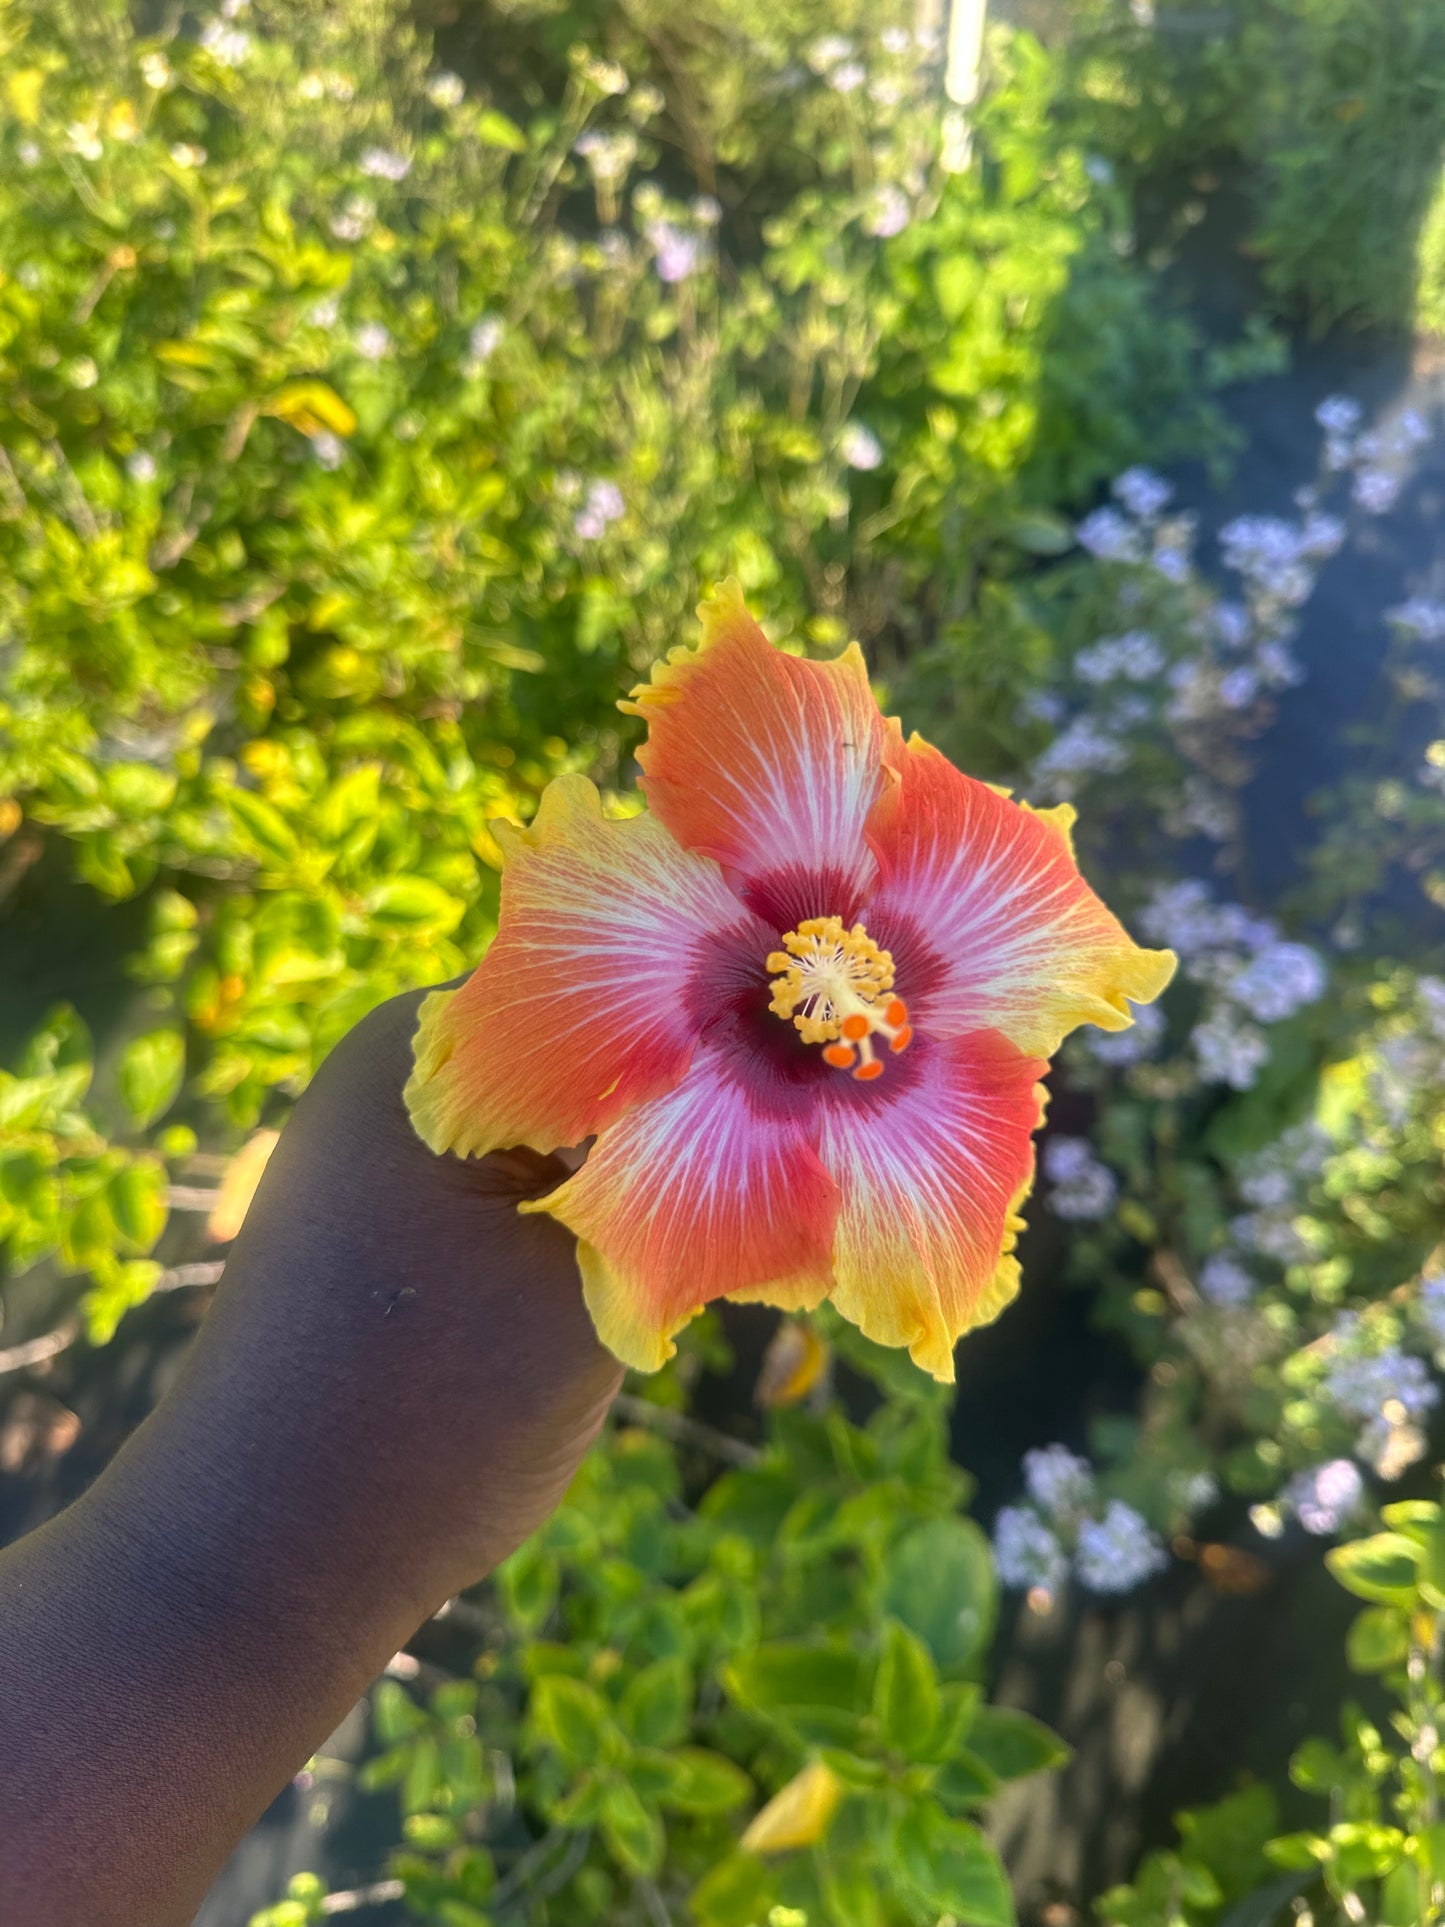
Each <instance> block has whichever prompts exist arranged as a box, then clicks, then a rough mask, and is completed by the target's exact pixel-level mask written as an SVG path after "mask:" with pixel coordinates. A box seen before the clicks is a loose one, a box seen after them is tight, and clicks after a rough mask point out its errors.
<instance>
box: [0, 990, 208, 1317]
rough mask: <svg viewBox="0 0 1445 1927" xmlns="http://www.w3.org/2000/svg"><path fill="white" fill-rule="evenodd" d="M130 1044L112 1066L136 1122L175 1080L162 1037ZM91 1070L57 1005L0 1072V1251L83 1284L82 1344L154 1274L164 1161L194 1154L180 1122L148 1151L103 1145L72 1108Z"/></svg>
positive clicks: (148, 1286) (63, 1008)
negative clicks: (46, 1264) (48, 1265)
mask: <svg viewBox="0 0 1445 1927" xmlns="http://www.w3.org/2000/svg"><path fill="white" fill-rule="evenodd" d="M175 1035H176V1034H175V1033H174V1032H171V1031H161V1032H156V1033H154V1034H153V1035H152V1036H149V1037H145V1038H139V1039H137V1040H136V1043H135V1044H133V1045H132V1046H131V1049H130V1051H129V1052H128V1053H127V1055H126V1057H125V1059H124V1060H123V1062H122V1065H121V1078H122V1082H123V1085H124V1088H125V1090H126V1092H127V1094H128V1097H129V1100H130V1108H131V1110H132V1111H133V1112H134V1113H135V1114H136V1116H137V1118H138V1121H139V1122H141V1123H149V1122H151V1121H152V1119H154V1118H155V1117H156V1116H157V1115H158V1114H159V1112H161V1111H163V1110H164V1109H165V1108H166V1106H167V1103H168V1101H169V1098H170V1097H172V1096H174V1094H175V1090H176V1087H177V1085H178V1084H179V1082H180V1069H181V1066H180V1065H179V1063H178V1062H176V1061H175V1054H174V1047H173V1044H172V1043H171V1042H170V1041H166V1042H162V1041H161V1040H163V1039H164V1040H172V1039H174V1037H175ZM93 1070H94V1065H93V1062H92V1046H91V1041H90V1036H89V1033H88V1031H87V1030H86V1027H85V1025H84V1023H83V1022H82V1021H81V1019H80V1018H79V1016H78V1015H77V1014H76V1012H75V1011H74V1010H73V1009H71V1008H70V1007H69V1006H68V1005H65V1004H62V1005H58V1006H57V1007H56V1008H55V1009H54V1010H52V1011H51V1012H50V1014H49V1016H48V1017H47V1018H46V1019H45V1021H44V1023H43V1024H41V1026H40V1027H39V1028H38V1029H37V1030H36V1031H35V1032H34V1033H33V1034H32V1035H31V1036H30V1038H29V1039H28V1040H27V1042H26V1045H25V1048H24V1050H23V1051H22V1052H21V1053H20V1057H19V1059H18V1061H17V1063H16V1065H15V1069H14V1070H13V1071H0V1251H3V1253H4V1258H5V1262H6V1265H7V1267H8V1268H9V1269H10V1270H11V1271H12V1272H18V1271H23V1270H25V1269H26V1268H28V1267H29V1266H31V1265H33V1264H36V1263H38V1262H39V1261H41V1260H42V1259H50V1260H52V1261H53V1262H55V1263H57V1264H59V1265H60V1266H61V1267H62V1268H63V1269H64V1270H66V1271H71V1272H77V1273H80V1274H81V1275H82V1276H83V1277H84V1278H85V1280H86V1290H85V1297H84V1301H83V1302H84V1310H85V1315H86V1323H87V1329H88V1331H89V1334H90V1336H91V1338H92V1339H93V1340H94V1341H95V1342H97V1343H103V1342H104V1341H105V1340H106V1339H107V1338H109V1337H110V1335H111V1333H112V1332H113V1331H114V1330H115V1327H116V1325H117V1324H118V1323H119V1321H120V1318H121V1315H122V1313H123V1312H124V1311H126V1310H127V1309H128V1307H129V1306H131V1305H133V1304H136V1303H137V1302H139V1301H140V1300H141V1299H143V1298H145V1297H147V1296H148V1295H149V1293H150V1292H151V1290H152V1289H153V1288H154V1286H155V1284H156V1282H157V1280H158V1279H159V1278H160V1275H161V1267H160V1266H159V1265H158V1264H157V1263H156V1262H155V1260H154V1259H153V1258H151V1257H150V1255H149V1254H150V1253H151V1252H152V1251H153V1250H154V1249H155V1246H156V1243H157V1241H158V1240H159V1238H160V1236H161V1233H162V1232H163V1231H164V1230H165V1225H166V1215H167V1210H166V1170H165V1163H164V1159H165V1157H167V1156H177V1155H183V1154H184V1153H185V1152H186V1151H187V1150H189V1149H190V1148H192V1147H193V1145H194V1143H195V1138H194V1134H193V1133H191V1132H190V1131H188V1130H187V1129H186V1127H185V1126H180V1127H179V1128H178V1129H173V1130H168V1131H166V1132H163V1133H161V1134H160V1136H159V1137H158V1139H156V1140H155V1144H154V1148H153V1149H148V1148H145V1147H135V1148H132V1147H128V1146H126V1145H124V1144H120V1143H116V1142H114V1141H109V1140H107V1138H106V1136H105V1135H104V1134H103V1133H102V1132H101V1131H99V1130H98V1129H97V1128H96V1125H95V1123H94V1121H93V1119H92V1117H91V1116H90V1114H89V1113H88V1112H87V1111H86V1110H84V1109H83V1108H82V1105H83V1102H84V1099H85V1096H86V1093H87V1091H88V1090H89V1088H90V1081H91V1076H92V1073H93Z"/></svg>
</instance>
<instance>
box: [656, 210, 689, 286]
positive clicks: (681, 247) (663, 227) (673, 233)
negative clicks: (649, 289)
mask: <svg viewBox="0 0 1445 1927" xmlns="http://www.w3.org/2000/svg"><path fill="white" fill-rule="evenodd" d="M646 232H647V238H648V240H649V241H650V242H651V244H652V250H653V253H654V255H655V256H656V266H657V278H658V280H659V281H665V282H666V283H667V284H668V286H669V287H671V286H672V285H674V284H675V283H676V282H678V281H686V280H687V278H688V276H689V275H690V274H693V273H695V272H696V270H697V266H698V263H699V262H700V261H701V259H702V253H703V243H702V241H701V239H700V237H699V236H698V235H696V234H689V233H688V232H687V230H686V228H680V227H675V226H674V225H673V223H672V222H671V221H661V220H659V221H649V222H648V224H647V230H646Z"/></svg>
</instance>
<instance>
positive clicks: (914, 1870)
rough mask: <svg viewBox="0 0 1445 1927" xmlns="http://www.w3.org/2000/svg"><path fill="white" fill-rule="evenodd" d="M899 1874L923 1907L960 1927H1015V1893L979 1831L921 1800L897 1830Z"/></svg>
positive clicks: (995, 1855) (995, 1856)
mask: <svg viewBox="0 0 1445 1927" xmlns="http://www.w3.org/2000/svg"><path fill="white" fill-rule="evenodd" d="M895 1844H896V1850H897V1858H898V1866H899V1871H900V1872H901V1873H902V1875H903V1877H904V1879H905V1880H906V1881H907V1883H908V1885H909V1886H910V1887H911V1888H912V1889H913V1890H914V1892H915V1893H916V1894H917V1896H918V1898H919V1900H920V1901H921V1902H922V1903H923V1905H924V1906H925V1907H926V1908H928V1909H930V1910H932V1911H935V1912H938V1913H947V1914H952V1915H953V1917H954V1919H955V1920H956V1921H957V1922H958V1923H959V1927H1015V1914H1014V1904H1013V1894H1012V1893H1011V1891H1010V1889H1009V1884H1008V1878H1007V1876H1006V1875H1005V1873H1004V1870H1003V1868H1002V1866H1000V1864H999V1859H998V1855H997V1854H996V1853H995V1852H994V1850H993V1848H992V1847H991V1846H990V1845H989V1844H988V1842H987V1840H985V1839H984V1837H983V1835H982V1834H981V1833H980V1832H979V1830H978V1828H977V1827H975V1826H971V1825H970V1824H969V1823H968V1822H967V1821H966V1820H950V1819H949V1818H948V1816H947V1815H946V1814H944V1813H941V1812H940V1811H939V1809H938V1808H937V1807H936V1806H934V1805H933V1803H932V1802H931V1801H926V1800H925V1801H920V1802H919V1804H918V1805H917V1806H915V1807H914V1808H913V1809H912V1810H911V1811H910V1812H909V1813H908V1814H907V1815H906V1816H905V1817H904V1819H903V1821H902V1822H901V1823H900V1825H899V1828H898V1833H897V1837H896V1843H895Z"/></svg>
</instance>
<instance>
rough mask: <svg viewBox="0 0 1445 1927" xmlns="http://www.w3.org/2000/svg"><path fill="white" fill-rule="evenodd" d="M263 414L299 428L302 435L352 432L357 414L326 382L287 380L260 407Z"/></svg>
mask: <svg viewBox="0 0 1445 1927" xmlns="http://www.w3.org/2000/svg"><path fill="white" fill-rule="evenodd" d="M261 413H262V414H263V415H275V416H276V417H277V419H278V420H280V421H283V422H289V423H290V424H291V426H292V427H293V428H299V429H300V431H301V433H302V434H303V435H320V434H323V433H327V432H329V433H330V434H333V435H351V434H354V433H355V432H356V416H355V414H354V413H353V412H352V410H351V409H350V408H349V407H348V405H347V404H346V403H345V402H344V401H343V400H342V399H341V397H340V395H338V394H337V392H336V390H335V389H334V388H331V387H329V386H328V385H327V383H325V382H324V381H288V382H287V383H286V384H285V386H284V387H282V388H278V389H277V390H276V393H275V394H274V395H273V396H272V397H271V399H270V400H269V401H267V402H264V403H263V404H262V406H261Z"/></svg>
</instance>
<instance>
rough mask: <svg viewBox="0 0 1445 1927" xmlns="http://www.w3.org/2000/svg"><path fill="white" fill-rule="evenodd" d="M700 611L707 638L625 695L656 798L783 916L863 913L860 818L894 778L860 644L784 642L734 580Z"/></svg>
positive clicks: (703, 850) (748, 895)
mask: <svg viewBox="0 0 1445 1927" xmlns="http://www.w3.org/2000/svg"><path fill="white" fill-rule="evenodd" d="M698 613H699V615H700V616H701V618H702V641H701V642H700V643H699V644H698V646H697V648H695V649H675V650H673V651H672V653H671V654H670V656H669V657H668V659H667V661H666V662H661V663H658V664H657V665H656V667H655V668H654V669H653V672H652V680H651V682H648V683H643V684H641V685H639V687H638V688H636V689H635V690H634V691H633V692H632V700H631V701H630V702H625V703H623V704H622V707H623V708H624V709H625V710H627V711H628V712H629V713H630V714H632V715H634V716H641V717H643V718H644V719H645V720H646V722H647V726H648V729H647V741H646V743H645V744H644V745H643V747H642V748H641V749H640V750H639V751H638V754H637V760H638V762H639V763H640V764H641V765H642V771H643V784H642V786H643V788H644V790H645V791H646V793H647V800H648V803H649V805H650V806H651V808H652V809H653V810H654V811H655V812H656V813H657V815H658V816H660V817H661V818H662V820H663V822H664V823H665V824H666V825H667V827H668V828H669V829H670V830H671V831H672V833H673V835H674V836H675V837H676V838H677V839H678V841H679V842H680V843H683V844H685V845H686V846H687V848H688V849H690V850H696V851H698V852H699V853H700V854H701V855H703V856H710V857H713V858H715V859H716V860H717V862H719V863H721V864H722V865H723V867H724V869H726V870H727V871H728V872H729V874H730V877H731V878H732V880H733V881H735V882H736V884H737V887H738V890H739V894H740V895H741V896H742V897H743V900H744V901H745V902H746V903H748V904H749V905H750V906H751V907H752V908H753V909H755V910H757V911H758V913H759V914H760V915H761V916H764V917H766V918H768V920H769V921H770V922H772V923H774V924H776V926H777V928H778V929H780V930H789V929H792V928H794V927H795V926H796V925H797V924H798V923H800V922H801V921H802V919H803V918H804V917H809V916H832V915H837V916H844V917H848V916H851V915H853V914H854V911H855V909H856V906H857V903H858V901H859V899H860V895H861V892H862V891H863V890H864V889H865V888H866V886H867V884H868V883H869V882H870V881H871V879H872V877H873V873H874V871H873V859H872V857H871V855H870V854H869V851H868V848H867V844H866V842H865V839H864V834H863V831H864V825H865V823H866V821H867V818H868V812H869V811H870V809H871V808H872V807H873V804H874V801H875V800H876V798H877V796H878V793H879V791H880V789H881V788H882V785H883V783H884V781H885V772H884V770H883V767H882V759H883V743H884V737H885V728H884V722H883V718H882V717H881V716H880V714H879V713H878V705H877V703H876V702H875V701H874V700H873V693H872V691H871V690H870V689H869V687H868V671H867V668H866V666H865V665H864V662H863V657H862V654H861V652H860V651H859V649H858V647H857V645H856V643H854V644H850V645H849V647H848V648H847V649H845V650H844V651H843V653H842V655H840V656H838V657H836V658H835V659H834V660H833V661H832V662H807V661H804V660H803V659H802V658H801V657H798V656H789V655H785V654H784V653H783V651H782V650H780V649H775V648H774V647H773V646H772V644H771V643H770V642H769V641H768V639H767V637H766V636H765V635H764V634H763V632H762V630H761V629H760V628H759V627H758V625H757V624H756V623H755V622H754V621H753V619H752V617H751V616H750V615H749V614H748V611H747V608H746V605H745V604H744V602H743V597H742V591H741V589H740V588H739V587H738V585H737V583H736V582H731V581H730V582H725V583H724V584H723V585H722V586H721V587H720V588H719V589H718V590H717V591H716V592H715V593H714V595H713V596H712V598H711V599H710V600H709V601H707V602H705V603H703V605H702V607H701V608H700V610H699V612H698Z"/></svg>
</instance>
